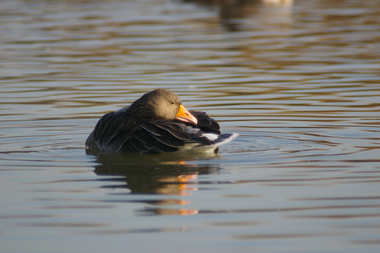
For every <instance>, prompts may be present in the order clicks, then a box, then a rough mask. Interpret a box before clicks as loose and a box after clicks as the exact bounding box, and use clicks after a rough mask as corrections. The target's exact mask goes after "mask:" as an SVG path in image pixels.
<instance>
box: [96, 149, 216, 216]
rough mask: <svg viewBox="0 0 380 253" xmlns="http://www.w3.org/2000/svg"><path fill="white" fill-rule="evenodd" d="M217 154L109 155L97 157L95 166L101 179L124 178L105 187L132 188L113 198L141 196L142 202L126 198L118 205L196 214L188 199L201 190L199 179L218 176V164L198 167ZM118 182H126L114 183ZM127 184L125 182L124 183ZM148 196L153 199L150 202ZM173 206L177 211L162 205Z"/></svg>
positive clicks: (153, 210)
mask: <svg viewBox="0 0 380 253" xmlns="http://www.w3.org/2000/svg"><path fill="white" fill-rule="evenodd" d="M217 158H218V155H217V154H214V155H210V154H207V155H206V154H198V155H197V156H192V157H191V158H188V157H183V156H179V155H177V156H176V155H173V154H172V153H171V154H159V155H131V154H123V155H109V154H102V155H98V156H97V162H98V163H99V165H97V166H95V173H96V174H97V175H98V176H121V177H117V178H115V177H112V178H107V177H104V178H102V179H101V180H102V181H103V182H109V183H110V184H108V185H104V186H103V188H112V189H113V190H122V189H129V190H130V192H127V193H126V192H121V191H119V192H114V193H111V194H110V195H113V196H115V195H119V196H123V195H125V196H128V195H130V194H142V197H141V200H136V199H135V198H134V199H133V200H128V199H123V200H116V201H117V202H142V203H147V204H149V205H150V207H149V208H145V209H144V210H140V213H141V214H160V215H162V214H171V215H174V214H177V215H178V214H179V215H189V214H197V213H198V210H194V209H187V208H185V206H186V205H189V204H190V201H189V200H186V196H189V195H191V194H192V193H193V192H194V191H197V190H198V181H197V179H198V176H199V175H208V174H215V173H218V172H219V170H220V165H219V164H206V165H199V164H197V163H196V161H197V160H199V159H202V160H207V159H217ZM115 182H123V183H121V184H115ZM124 182H125V183H124ZM154 195H167V196H169V195H171V196H177V197H174V198H173V197H168V198H162V197H159V198H157V197H156V196H154ZM147 196H150V197H151V199H149V200H147ZM167 205H172V206H173V205H174V206H176V205H177V206H180V207H177V208H176V207H175V208H164V207H162V206H167Z"/></svg>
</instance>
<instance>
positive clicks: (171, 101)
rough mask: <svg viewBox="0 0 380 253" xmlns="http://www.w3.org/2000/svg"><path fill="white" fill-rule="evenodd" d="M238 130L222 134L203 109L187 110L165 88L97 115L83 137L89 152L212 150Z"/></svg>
mask: <svg viewBox="0 0 380 253" xmlns="http://www.w3.org/2000/svg"><path fill="white" fill-rule="evenodd" d="M237 136H238V134H221V132H220V126H219V124H218V123H217V122H216V121H215V120H214V119H212V118H210V117H209V116H208V115H207V114H206V113H204V112H200V111H188V110H187V109H186V108H185V107H184V106H183V105H182V102H181V99H180V98H179V97H178V96H177V95H176V94H174V93H173V92H171V91H169V90H166V89H156V90H153V91H151V92H148V93H146V94H144V95H143V96H142V97H141V98H139V99H137V100H136V101H135V102H133V103H132V104H131V105H130V106H126V107H123V108H121V109H120V110H118V111H115V112H110V113H107V114H105V115H104V116H103V117H101V118H100V120H99V121H98V123H97V124H96V126H95V129H94V130H93V131H92V132H91V134H90V135H89V137H88V138H87V140H86V150H87V152H88V153H90V154H91V153H92V154H95V153H99V152H101V153H136V154H148V153H166V152H176V151H185V152H189V151H199V152H214V153H216V152H217V151H218V147H219V146H221V145H223V144H225V143H228V142H230V141H231V140H232V139H234V138H236V137H237Z"/></svg>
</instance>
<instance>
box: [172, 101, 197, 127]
mask: <svg viewBox="0 0 380 253" xmlns="http://www.w3.org/2000/svg"><path fill="white" fill-rule="evenodd" d="M176 119H178V120H180V121H184V122H188V123H191V124H194V125H196V124H198V120H197V119H196V118H195V117H194V116H193V115H192V114H191V113H190V112H189V111H188V110H186V108H185V107H184V106H183V105H180V106H179V111H178V114H177V117H176Z"/></svg>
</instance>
